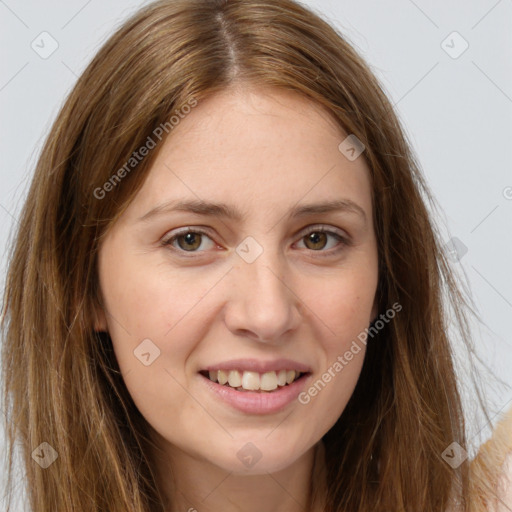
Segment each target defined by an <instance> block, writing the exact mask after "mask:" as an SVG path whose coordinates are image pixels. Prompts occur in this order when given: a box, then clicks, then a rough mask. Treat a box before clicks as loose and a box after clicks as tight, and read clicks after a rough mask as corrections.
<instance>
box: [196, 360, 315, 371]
mask: <svg viewBox="0 0 512 512" xmlns="http://www.w3.org/2000/svg"><path fill="white" fill-rule="evenodd" d="M203 370H204V371H212V372H213V371H217V370H224V371H227V370H240V371H248V372H258V373H265V372H272V371H274V372H278V371H280V370H296V371H299V372H303V373H309V372H311V368H310V367H309V366H308V365H305V364H303V363H299V362H298V361H293V360H292V359H275V360H273V361H261V360H259V359H231V360H230V361H223V362H221V363H217V364H212V365H210V366H207V367H206V368H203Z"/></svg>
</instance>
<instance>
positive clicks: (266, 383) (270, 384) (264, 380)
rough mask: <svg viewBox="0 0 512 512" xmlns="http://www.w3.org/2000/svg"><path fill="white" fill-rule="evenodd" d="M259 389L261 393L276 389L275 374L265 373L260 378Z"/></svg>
mask: <svg viewBox="0 0 512 512" xmlns="http://www.w3.org/2000/svg"><path fill="white" fill-rule="evenodd" d="M260 388H261V389H263V391H273V390H274V389H277V375H276V372H267V373H264V374H263V375H262V376H261V385H260Z"/></svg>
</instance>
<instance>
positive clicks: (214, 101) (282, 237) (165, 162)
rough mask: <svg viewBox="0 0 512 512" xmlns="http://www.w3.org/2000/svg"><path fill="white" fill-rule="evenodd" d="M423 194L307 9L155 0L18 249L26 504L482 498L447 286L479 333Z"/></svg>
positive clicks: (396, 128)
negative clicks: (451, 334) (471, 456)
mask: <svg viewBox="0 0 512 512" xmlns="http://www.w3.org/2000/svg"><path fill="white" fill-rule="evenodd" d="M423 195H424V196H423ZM423 197H425V198H427V199H429V200H430V195H429V192H428V189H427V187H426V185H425V183H424V180H423V178H422V176H421V173H420V172H419V170H418V167H417V164H416V163H415V159H414V156H413V154H412V152H411V150H410V148H409V145H408V143H407V141H406V139H405V136H404V134H403V132H402V129H401V127H400V125H399V122H398V120H397V118H396V116H395V114H394V113H393V110H392V107H391V105H390V103H389V101H388V100H387V98H386V96H385V94H384V93H383V92H382V90H381V88H380V86H379V84H378V82H377V80H376V79H375V77H374V76H373V75H372V74H371V72H370V71H369V69H368V67H367V66H366V64H365V63H364V62H363V61H362V60H361V58H360V57H359V56H358V55H357V54H356V53H355V51H354V50H353V49H352V48H351V47H350V46H349V45H348V44H347V42H346V41H345V40H344V39H343V38H342V36H340V35H339V34H338V33H336V32H335V31H334V29H333V28H332V27H330V26H329V25H328V24H327V23H325V22H324V21H322V20H321V19H319V18H318V17H317V16H316V15H314V14H313V13H311V12H310V11H308V10H306V9H305V8H303V7H302V6H300V5H299V4H296V3H294V2H292V1H290V0H279V1H277V2H275V1H272V2H271V1H270V0H254V1H253V0H250V1H238V0H236V1H199V0H178V1H161V2H156V3H153V4H151V5H149V6H147V7H145V8H143V9H142V10H141V11H140V12H139V13H138V14H136V15H135V16H134V17H133V18H131V19H130V20H128V21H127V22H126V23H125V24H124V25H123V26H122V27H121V28H120V29H119V30H118V31H117V32H116V33H115V34H114V35H113V36H112V37H111V38H110V40H109V41H108V42H107V43H106V44H105V45H104V47H103V48H102V49H101V50H100V51H99V53H98V54H97V56H96V57H95V58H94V60H93V62H92V63H91V64H90V65H89V67H88V68H87V69H86V71H85V72H84V73H83V75H82V76H81V77H80V79H79V80H78V83H77V84H76V86H75V88H74V90H73V91H72V93H71V94H70V96H69V98H68V100H67V102H66V104H65V105H64V107H63V109H62V111H61V112H60V114H59V116H58V118H57V120H56V122H55V124H54V126H53V128H52V130H51V133H50V135H49V137H48V140H47V142H46V145H45V147H44V149H43V152H42V155H41V157H40V160H39V163H38V166H37V169H36V174H35V177H34V180H33V183H32V187H31V189H30V192H29V195H28V198H27V201H26V205H25V208H24V211H23V215H22V218H21V221H20V229H19V233H18V236H17V239H16V242H15V245H14V248H13V253H12V258H11V264H10V268H9V273H8V280H7V287H6V296H5V309H4V319H5V320H6V321H5V322H4V328H5V344H4V349H3V364H4V375H5V377H4V378H5V400H6V401H7V402H8V403H10V404H11V407H12V409H11V410H12V414H11V416H10V419H11V421H10V423H8V434H9V440H10V442H11V451H12V447H13V442H14V439H15V438H16V436H18V437H19V438H21V440H22V446H23V455H24V461H25V467H26V471H27V479H28V491H29V498H30V503H31V507H32V509H33V510H59V511H67V510H69V511H72V510H73V511H77V510H80V511H99V510H109V511H127V510H129V511H134V512H135V511H137V512H142V511H145V512H148V511H170V510H198V511H200V512H201V511H216V510H228V511H229V510H240V509H243V510H244V511H252V510H260V509H262V508H265V509H270V510H286V511H290V512H293V511H296V510H297V511H298V510H311V511H314V512H317V511H320V510H326V511H336V512H341V511H348V510H350V511H367V510H374V511H379V510H381V511H384V510H386V511H389V510H422V511H444V510H448V509H453V510H455V509H457V510H470V507H471V504H472V503H474V502H475V501H474V500H473V499H472V496H474V493H475V488H474V485H475V482H474V481H473V480H472V479H471V478H470V477H471V472H470V467H469V463H468V461H467V460H466V459H465V457H464V454H465V453H466V451H465V448H467V443H466V438H465V427H464V421H463V415H462V409H461V401H460V397H459V393H458V388H457V382H456V378H455V373H454V367H453V362H452V352H451V346H450V340H449V339H448V337H447V334H446V332H447V324H446V322H447V321H446V318H445V316H444V314H443V311H444V309H443V308H444V303H443V300H442V298H443V291H446V292H447V297H448V299H449V301H450V302H449V304H450V305H451V307H453V310H454V311H455V313H456V318H457V319H458V320H459V322H460V329H461V332H462V333H463V335H464V338H465V339H466V338H467V337H468V332H467V324H466V321H465V316H464V310H463V306H464V305H465V302H464V298H463V296H462V295H461V294H460V292H459V291H458V288H457V285H456V282H455V280H454V277H453V276H452V274H451V271H450V269H449V266H448V264H447V261H446V259H445V256H444V254H443V252H442V250H441V248H440V242H439V238H438V235H437V232H436V230H435V227H434V225H433V223H432V220H431V218H430V214H429V213H428V210H427V206H426V204H425V202H424V200H423ZM7 320H8V321H7ZM9 400H10V402H9ZM10 453H11V452H10ZM455 458H456V459H457V462H456V463H455V462H454V459H455ZM497 474H498V468H497V466H490V467H487V468H486V469H485V475H486V476H485V478H486V479H488V480H489V482H491V490H492V492H493V493H494V494H495V489H494V487H493V485H494V484H493V482H495V480H496V479H497ZM477 491H478V492H479V493H480V494H479V495H481V496H482V500H484V501H485V500H487V498H486V496H487V495H486V494H484V491H483V489H481V488H478V489H477ZM480 491H481V492H480ZM472 492H473V494H471V493H472ZM486 492H487V491H486ZM489 499H490V498H489ZM485 503H487V501H485Z"/></svg>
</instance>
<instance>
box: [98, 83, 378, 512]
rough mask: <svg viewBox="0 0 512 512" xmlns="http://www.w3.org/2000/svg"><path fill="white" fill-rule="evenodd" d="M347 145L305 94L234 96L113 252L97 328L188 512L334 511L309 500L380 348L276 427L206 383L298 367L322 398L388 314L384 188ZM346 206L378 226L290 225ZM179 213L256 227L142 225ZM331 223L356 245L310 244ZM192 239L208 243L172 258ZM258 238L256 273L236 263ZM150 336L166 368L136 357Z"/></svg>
mask: <svg viewBox="0 0 512 512" xmlns="http://www.w3.org/2000/svg"><path fill="white" fill-rule="evenodd" d="M346 136H347V134H346V133H343V132H342V131H341V130H340V128H339V127H338V126H337V125H336V124H335V123H334V121H333V120H332V118H331V117H330V116H329V114H328V113H327V112H326V111H324V110H323V109H322V108H321V107H319V106H317V105H315V104H314V103H312V102H311V101H309V100H307V99H303V98H302V97H301V96H298V95H296V94H295V93H292V92H286V91H285V92H283V91H279V90H275V89H261V88H249V87H244V88H233V89H231V90H226V91H223V92H222V93H218V94H216V95H214V96H213V97H210V98H209V99H207V100H204V101H201V102H200V103H199V104H198V106H196V107H195V108H193V109H192V111H191V112H190V113H189V114H188V115H187V116H186V117H185V118H184V119H183V120H181V122H180V124H179V125H178V126H176V127H175V128H174V130H173V131H172V132H171V135H170V137H169V138H167V139H166V140H165V142H163V143H162V144H163V146H162V148H161V151H160V153H159V154H158V157H157V158H156V160H155V162H154V164H153V165H152V167H151V169H150V171H149V174H148V177H147V179H146V181H145V183H144V185H143V187H142V189H141V190H140V191H139V193H138V194H137V196H136V197H135V199H134V200H133V201H132V203H131V204H130V205H129V207H128V208H127V210H126V211H125V212H124V213H123V215H122V216H121V217H120V218H119V220H118V221H117V222H116V223H115V224H114V226H113V227H112V229H111V230H110V231H109V233H108V235H107V237H106V238H105V240H104V242H103V244H102V246H101V248H100V253H99V263H98V264H99V268H98V270H99V278H100V287H101V292H102V298H103V304H104V309H103V310H100V311H98V312H97V321H96V325H95V328H96V329H97V330H108V332H109V333H110V336H111V338H112V341H113V345H114V350H115V354H116V357H117V360H118V362H119V366H120V369H121V372H122V374H123V377H124V381H125V383H126V386H127V388H128V390H129V392H130V394H131V396H132V398H133V400H134V402H135V404H136V406H137V407H138V409H139V410H140V411H141V413H142V414H143V416H144V417H145V418H146V419H147V421H148V423H149V424H150V426H151V429H152V430H151V431H150V433H149V435H150V436H151V438H152V440H153V441H154V442H155V445H156V446H158V448H159V449H160V450H159V451H158V452H157V451H156V450H155V453H152V456H153V457H154V460H155V465H156V468H157V472H158V479H159V484H160V486H161V487H162V489H163V491H164V493H165V494H166V496H167V497H168V499H169V500H170V502H172V503H174V504H175V505H176V510H184V511H185V510H190V509H196V510H198V511H199V512H213V511H215V512H216V511H223V512H230V511H235V510H242V509H243V510H244V511H245V512H253V511H254V512H261V510H266V511H286V512H294V511H303V509H304V507H308V506H311V507H312V508H311V510H316V509H319V508H317V506H316V505H311V503H310V502H309V500H310V495H309V483H310V479H311V477H312V473H313V461H314V453H315V448H317V447H318V446H319V442H320V440H321V438H322V436H323V435H324V434H325V433H326V432H327V431H328V430H329V429H330V428H331V427H332V426H333V425H334V423H335V422H336V420H337V419H338V418H339V416H340V415H341V413H342V412H343V409H344V408H345V406H346V404H347V402H348V400H349V398H350V396H351V394H352V392H353V390H354V387H355V385H356V382H357V379H358V377H359V374H360V371H361V367H362V363H363V357H364V353H365V350H364V348H365V347H364V344H361V343H360V346H361V348H362V350H361V351H359V352H358V353H357V354H355V355H354V357H353V359H352V360H351V361H350V362H349V363H348V364H347V365H346V366H344V367H343V370H342V371H341V372H338V373H336V376H335V377H334V378H332V379H331V381H330V382H329V383H328V384H327V385H326V386H325V387H324V388H323V389H322V390H321V391H320V392H319V393H318V394H317V395H316V396H315V397H313V398H311V400H310V402H309V403H308V404H301V403H299V401H297V400H294V401H293V402H292V403H291V404H290V405H288V406H286V407H285V408H284V409H282V410H280V411H278V412H277V413H272V414H264V415H256V414H247V413H242V412H239V411H237V410H235V409H233V408H232V407H231V406H230V405H227V404H226V403H224V402H222V401H220V400H219V399H218V398H216V397H215V396H214V395H213V393H211V392H210V391H209V390H207V389H206V388H205V385H204V381H202V379H203V377H201V376H200V375H199V374H198V372H199V371H200V370H202V369H204V368H205V367H206V366H208V365H210V364H214V363H219V362H222V361H225V360H229V359H233V358H256V359H263V360H273V359H277V358H280V357H285V358H291V359H294V360H296V361H300V362H303V363H306V364H309V365H310V366H311V368H312V375H311V376H310V377H308V383H307V384H306V385H305V388H304V389H306V390H307V388H309V386H310V385H311V384H312V383H314V382H315V381H317V380H318V379H319V378H320V377H321V375H322V374H323V373H324V372H325V371H326V370H327V369H328V368H329V367H331V368H332V366H333V364H334V362H335V361H336V360H337V357H338V356H340V355H343V354H344V353H345V352H346V351H347V350H348V349H349V347H350V345H351V343H352V342H353V340H355V339H356V338H357V335H358V334H359V333H360V332H362V331H363V330H364V329H365V328H366V327H367V326H368V324H369V323H370V321H371V320H372V319H373V318H375V316H377V309H376V302H375V292H376V288H377V280H378V271H377V268H378V259H377V244H376V238H375V233H374V226H373V223H372V203H371V182H370V174H369V169H368V167H367V164H366V162H365V160H364V158H363V157H359V158H357V159H356V160H354V161H349V160H348V159H347V158H346V157H345V156H344V155H343V154H342V153H341V152H340V150H339V149H338V145H339V144H340V143H341V142H342V141H343V140H344V139H345V137H346ZM134 172H136V171H134ZM342 198H343V199H350V200H351V201H353V202H354V203H356V204H358V205H359V206H360V207H361V208H362V209H363V211H364V212H365V215H366V221H365V220H364V219H363V217H362V216H359V215H357V214H355V213H351V212H347V211H345V212H330V213H320V214H318V213H317V214H314V215H310V216H307V217H304V218H296V219H288V218H287V217H286V215H287V213H288V212H289V211H290V210H291V209H292V208H293V207H294V206H296V204H297V203H298V204H300V205H302V204H309V203H313V202H319V201H326V200H330V199H342ZM172 199H180V200H182V199H203V200H208V201H216V202H217V201H218V202H224V203H228V204H229V205H232V206H233V207H237V208H239V209H240V210H241V211H242V212H243V213H244V215H245V218H244V219H243V220H242V221H236V220H233V219H228V218H220V217H215V216H213V217H212V216H205V215H197V214H193V213H188V212H167V213H161V214H159V215H155V216H153V217H151V218H149V219H147V220H146V221H141V220H139V219H140V217H142V216H143V215H145V214H146V213H147V212H148V211H150V210H151V209H153V208H154V207H155V206H157V205H160V204H161V203H165V202H166V201H169V200H172ZM104 200H108V197H107V199H104ZM317 225H320V226H321V227H324V228H326V229H329V230H331V231H334V232H335V233H336V232H338V233H339V234H340V235H342V236H344V237H346V238H348V239H349V240H350V244H349V245H342V244H340V242H339V241H338V240H337V239H336V238H335V237H334V236H333V235H328V236H327V238H320V240H319V241H316V242H315V241H309V242H308V237H306V234H307V231H308V229H307V228H309V227H311V226H315V227H317ZM186 227H188V228H190V229H191V231H193V229H194V228H198V227H202V228H205V229H206V231H207V232H208V234H207V235H196V238H195V240H194V239H193V240H192V241H190V240H188V242H187V240H186V239H185V237H184V236H182V237H180V238H178V239H175V241H174V243H173V246H172V247H171V246H164V245H162V241H165V240H167V239H169V238H170V237H171V236H172V235H174V234H176V231H177V230H178V228H186ZM311 231H314V229H312V230H311ZM180 234H182V235H183V233H180ZM248 236H250V237H253V238H254V239H255V240H256V241H257V243H258V244H259V246H261V248H262V249H263V252H262V254H261V255H260V256H259V257H258V258H257V259H256V260H255V261H254V262H252V263H247V262H246V261H244V259H242V258H241V257H240V256H239V255H238V253H237V252H236V249H237V247H238V246H239V245H240V244H241V243H242V242H243V241H244V239H245V238H246V237H248ZM320 236H321V235H320ZM189 247H191V248H192V249H189V251H187V250H186V249H187V248H189ZM173 248H174V250H173ZM337 249H339V250H338V252H335V251H336V250H337ZM180 251H181V252H180ZM194 251H195V252H194ZM322 255H326V256H325V257H322ZM148 338H149V339H150V340H151V341H152V343H154V344H155V346H157V347H158V349H159V350H160V355H159V357H157V358H156V359H155V360H154V361H153V362H152V363H151V364H150V365H148V366H145V365H144V364H142V363H141V362H140V361H139V359H137V358H136V357H135V356H134V350H135V349H136V348H137V347H138V346H139V344H140V343H141V342H142V340H144V339H148ZM313 419H314V420H313ZM248 442H251V443H252V444H253V445H254V446H256V447H257V450H258V451H259V453H260V454H261V459H260V460H259V461H258V462H257V463H256V464H254V465H253V466H252V467H246V466H245V465H244V464H242V463H241V461H240V460H239V458H238V457H237V452H238V451H239V450H240V449H241V448H242V447H243V446H244V445H246V443H248ZM318 468H319V467H316V466H315V472H316V471H317V470H318ZM176 489H178V490H176Z"/></svg>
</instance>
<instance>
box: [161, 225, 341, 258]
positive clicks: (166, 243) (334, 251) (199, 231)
mask: <svg viewBox="0 0 512 512" xmlns="http://www.w3.org/2000/svg"><path fill="white" fill-rule="evenodd" d="M188 233H194V234H200V235H205V236H207V237H208V238H210V239H211V236H210V235H209V233H208V232H207V231H205V230H203V229H201V228H192V227H187V228H184V229H182V230H181V231H179V232H178V233H175V234H174V235H173V236H172V237H170V238H168V239H166V240H162V242H161V244H162V246H164V247H168V248H170V249H171V250H173V251H176V252H178V253H182V254H183V255H184V256H185V257H186V258H195V257H197V256H195V255H194V254H195V253H198V252H199V253H201V252H204V251H184V250H183V249H180V248H176V247H174V246H173V245H172V244H173V243H174V241H176V240H177V239H178V238H179V237H180V236H183V235H187V234H188ZM311 233H326V234H328V235H331V236H333V237H334V238H335V239H336V240H337V241H338V242H340V245H339V246H338V247H337V248H336V249H330V250H327V251H324V250H322V249H319V250H318V251H315V250H313V249H308V250H309V251H310V252H314V253H320V254H318V256H319V257H320V258H327V257H331V256H334V255H336V254H338V253H339V252H340V251H341V250H343V249H344V248H345V247H348V246H350V245H351V241H350V240H349V239H348V238H346V237H344V236H342V235H340V234H339V233H337V232H336V231H333V230H329V229H326V228H325V227H322V226H312V227H310V228H309V229H308V231H307V232H305V233H304V234H303V235H302V236H301V237H300V240H302V239H303V238H305V237H306V236H308V235H310V234H311ZM212 241H213V240H212ZM322 253H325V254H322Z"/></svg>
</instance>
